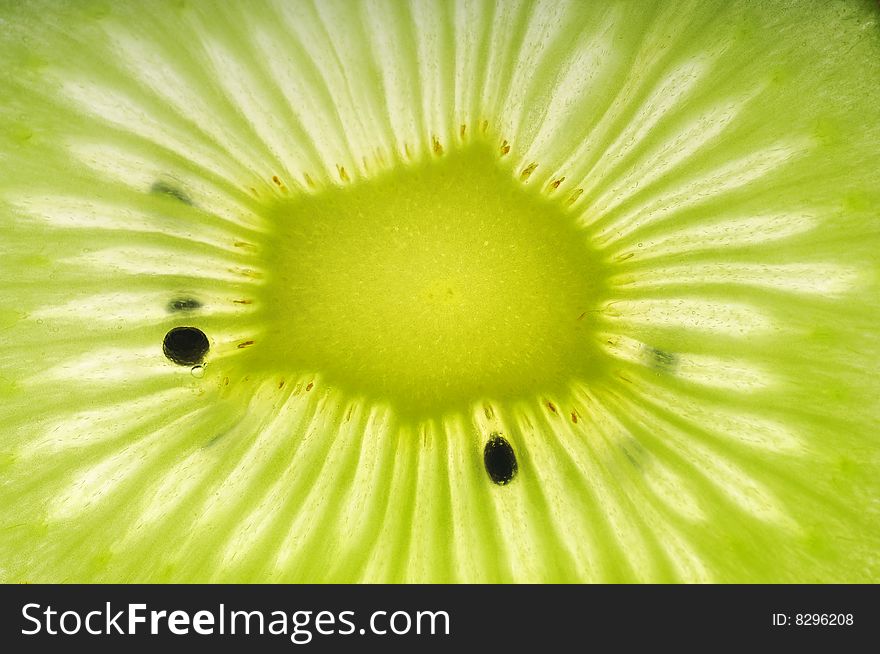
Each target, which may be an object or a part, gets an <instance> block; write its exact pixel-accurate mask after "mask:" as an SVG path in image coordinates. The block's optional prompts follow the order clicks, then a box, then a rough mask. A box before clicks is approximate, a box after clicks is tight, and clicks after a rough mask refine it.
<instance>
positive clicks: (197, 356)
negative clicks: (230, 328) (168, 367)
mask: <svg viewBox="0 0 880 654" xmlns="http://www.w3.org/2000/svg"><path fill="white" fill-rule="evenodd" d="M209 347H210V344H209V343H208V337H207V336H205V332H203V331H202V330H201V329H198V328H197V327H175V328H174V329H172V330H171V331H169V332H168V333H167V334H165V340H164V341H163V343H162V350H163V351H164V352H165V356H166V357H168V358H169V359H170V360H171V361H173V362H174V363H176V364H178V365H180V366H194V365H197V364H199V363H201V362H202V360H203V359H204V358H205V355H206V354H207V353H208V348H209Z"/></svg>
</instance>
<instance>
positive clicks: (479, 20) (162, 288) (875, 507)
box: [0, 0, 880, 582]
mask: <svg viewBox="0 0 880 654" xmlns="http://www.w3.org/2000/svg"><path fill="white" fill-rule="evenodd" d="M878 19H880V10H878V8H877V6H876V4H875V3H873V2H867V1H866V2H855V1H847V2H843V1H842V0H841V1H828V0H824V1H821V2H819V1H818V0H817V1H816V2H811V1H805V2H796V3H794V2H791V3H790V2H762V3H756V2H746V1H744V0H742V1H733V2H731V1H725V2H706V1H700V2H696V1H694V2H674V3H673V2H648V1H645V2H628V1H624V0H621V1H614V0H602V1H596V2H567V3H564V2H557V1H555V0H554V1H553V2H534V1H525V2H481V1H476V0H475V1H470V2H468V1H461V2H455V1H442V0H437V1H423V2H412V3H408V2H399V1H396V0H394V1H392V0H388V1H365V2H351V1H342V0H337V1H330V0H321V1H320V2H318V1H315V2H299V1H288V2H281V1H278V2H253V1H249V2H224V3H214V2H205V1H201V0H193V1H191V2H150V3H141V2H129V1H122V2H78V3H67V4H60V3H42V2H29V3H3V4H2V5H0V89H2V93H0V297H2V299H3V302H2V305H0V507H2V514H0V580H2V581H6V582H45V581H90V582H107V581H116V582H129V581H148V582H164V581H178V582H192V581H233V582H258V581H270V582H275V581H280V582H292V581H322V582H323V581H337V582H338V581H342V582H354V581H392V582H403V581H407V582H408V581H439V582H459V581H464V582H483V581H488V582H510V581H515V582H525V581H554V582H583V581H587V582H631V581H644V582H648V581H653V582H656V581H664V582H665V581H686V582H705V581H715V582H758V581H761V582H810V581H824V582H846V581H860V582H861V581H878V580H880V569H878V554H877V553H878V552H880V500H878V498H880V474H878V473H880V452H878V433H880V432H878V427H880V403H878V397H880V377H878V375H877V374H876V368H877V365H878V362H880V357H878V354H880V342H878V338H877V332H878V327H877V326H878V324H880V302H878V298H880V283H878V272H880V266H878V261H880V255H878V252H880V216H878V207H880V187H878V185H877V183H876V175H877V170H878V168H880V84H878V83H877V81H878V79H880V31H878V30H880V27H878Z"/></svg>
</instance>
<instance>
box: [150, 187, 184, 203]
mask: <svg viewBox="0 0 880 654" xmlns="http://www.w3.org/2000/svg"><path fill="white" fill-rule="evenodd" d="M150 193H154V194H156V195H167V196H169V197H172V198H174V199H175V200H178V201H180V202H183V203H184V204H188V205H189V206H192V203H193V201H192V200H191V199H190V197H189V196H188V195H187V194H186V193H184V192H183V191H181V190H180V189H179V188H177V187H176V186H172V185H171V184H169V183H167V182H156V183H155V184H153V185H152V186H151V187H150Z"/></svg>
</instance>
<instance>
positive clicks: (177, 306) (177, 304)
mask: <svg viewBox="0 0 880 654" xmlns="http://www.w3.org/2000/svg"><path fill="white" fill-rule="evenodd" d="M201 306H202V303H201V302H199V301H198V300H196V299H195V298H191V297H184V298H177V299H176V300H171V302H169V303H168V310H169V311H172V312H174V311H195V310H196V309H200V308H201Z"/></svg>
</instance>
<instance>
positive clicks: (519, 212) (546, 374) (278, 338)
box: [245, 143, 603, 416]
mask: <svg viewBox="0 0 880 654" xmlns="http://www.w3.org/2000/svg"><path fill="white" fill-rule="evenodd" d="M269 218H270V220H271V223H272V224H273V225H274V233H272V234H270V236H269V238H268V239H267V246H266V251H265V253H264V256H265V261H264V266H265V269H266V284H265V286H264V295H263V297H262V298H261V305H262V306H263V314H264V315H263V316H262V318H263V323H264V325H265V326H266V328H265V331H264V332H263V333H262V334H261V335H260V337H259V338H258V339H256V342H255V343H254V346H253V347H251V348H249V349H248V351H247V353H246V354H245V356H246V357H247V358H248V359H249V362H248V365H249V366H250V367H251V368H252V369H260V370H272V371H277V372H279V373H282V374H283V373H291V374H301V373H308V372H314V373H315V374H317V375H320V377H321V379H322V380H323V381H325V382H327V383H330V384H333V385H336V386H338V387H341V388H343V389H345V390H346V391H348V392H350V393H352V394H353V395H355V396H359V397H365V398H372V399H374V400H377V401H382V402H385V403H388V404H391V405H393V407H395V408H396V409H397V410H398V412H399V413H400V414H402V415H414V414H424V415H427V416H435V415H437V416H439V415H441V414H443V413H445V412H448V411H453V410H457V409H467V408H468V407H469V406H471V405H472V404H474V403H476V402H479V401H481V400H493V401H504V400H516V399H518V398H521V399H527V398H530V397H535V396H540V395H541V394H552V393H554V392H555V391H561V390H563V389H565V388H567V387H568V385H569V384H570V383H571V382H572V381H575V380H578V381H589V379H590V378H591V377H594V376H596V375H598V374H599V372H600V371H599V368H600V366H601V362H600V357H599V353H598V348H597V346H596V344H595V341H594V339H595V334H594V332H595V326H594V321H593V317H594V316H595V311H596V309H597V302H598V300H599V297H600V294H601V290H602V288H603V273H602V269H603V266H602V265H601V264H600V262H599V259H598V257H597V255H596V253H595V252H594V251H593V250H592V249H591V247H590V245H589V234H588V233H587V232H586V231H585V230H584V229H583V228H582V227H580V226H579V225H578V224H577V222H576V220H575V218H574V216H573V215H571V214H569V213H568V212H566V210H565V209H564V207H563V206H562V204H561V202H560V201H554V199H553V198H552V196H550V195H548V194H547V193H546V192H543V191H541V190H540V189H538V188H531V187H529V186H528V185H527V184H523V183H522V181H520V180H519V179H517V177H516V174H515V171H513V170H511V169H509V168H507V167H506V166H505V165H504V163H503V161H502V160H501V159H500V158H499V157H498V156H496V154H495V152H494V151H493V149H491V148H490V147H489V146H488V145H485V144H482V143H479V144H472V145H469V146H467V147H463V148H461V149H459V150H458V151H453V152H448V153H446V154H444V155H442V156H431V157H428V158H426V159H425V160H424V161H422V162H420V163H413V164H407V165H403V164H401V165H399V166H398V167H396V168H393V169H391V170H389V171H388V172H385V173H382V174H378V175H376V176H375V177H374V178H371V179H368V180H366V181H360V182H353V183H348V184H345V185H341V186H331V187H328V188H327V189H326V190H323V191H320V192H317V193H314V194H311V195H308V194H303V195H300V196H299V197H297V198H295V199H290V200H285V201H282V202H280V203H279V204H278V205H277V206H275V207H274V208H273V210H272V211H271V214H270V216H269Z"/></svg>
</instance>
